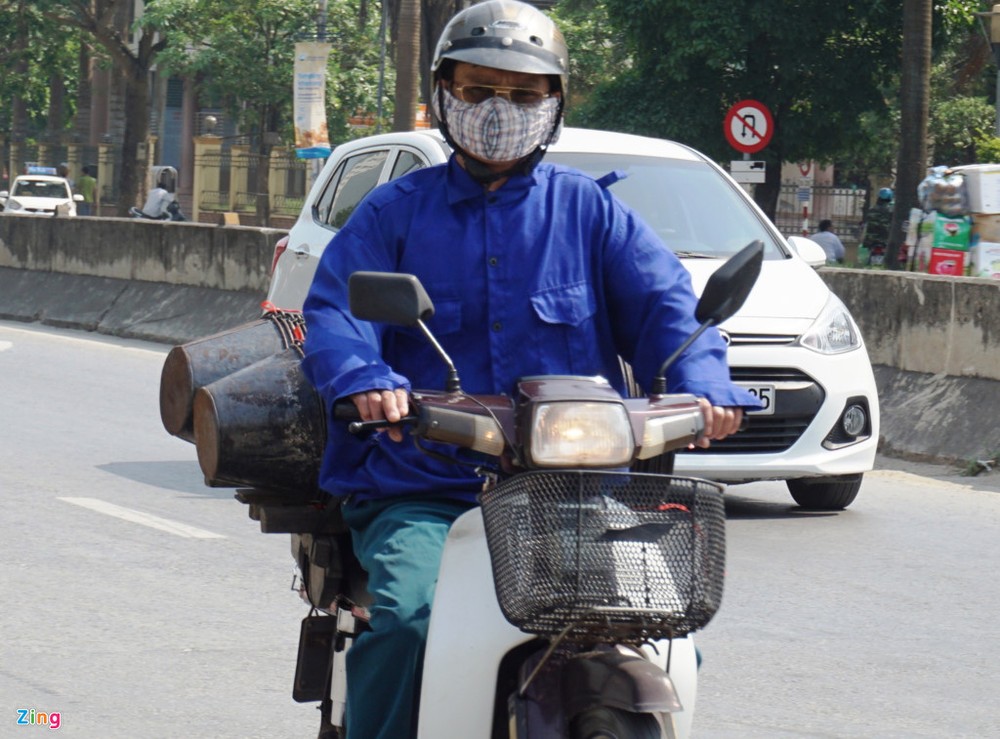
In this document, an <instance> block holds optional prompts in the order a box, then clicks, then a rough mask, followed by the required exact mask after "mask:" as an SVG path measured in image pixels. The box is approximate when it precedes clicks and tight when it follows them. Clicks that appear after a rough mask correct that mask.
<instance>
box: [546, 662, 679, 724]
mask: <svg viewBox="0 0 1000 739" xmlns="http://www.w3.org/2000/svg"><path fill="white" fill-rule="evenodd" d="M562 700H563V705H565V706H566V709H567V712H568V714H569V715H570V716H575V715H576V714H578V713H580V712H581V711H584V710H586V709H588V708H593V707H594V706H608V707H609V708H620V709H622V710H624V711H632V712H635V713H659V712H664V713H675V712H678V711H681V710H682V709H683V706H682V705H681V701H680V698H679V697H678V695H677V690H676V689H675V688H674V683H673V681H672V680H671V679H670V676H669V675H668V674H667V673H666V672H664V671H663V670H662V669H660V667H659V666H657V665H654V664H652V663H651V662H650V661H649V660H647V659H646V658H645V657H642V656H640V655H638V654H634V653H632V654H630V653H627V652H622V651H618V650H609V651H603V652H591V653H588V654H586V655H580V656H579V657H577V658H575V659H572V660H570V661H569V662H568V663H567V664H566V667H565V672H564V674H563V680H562Z"/></svg>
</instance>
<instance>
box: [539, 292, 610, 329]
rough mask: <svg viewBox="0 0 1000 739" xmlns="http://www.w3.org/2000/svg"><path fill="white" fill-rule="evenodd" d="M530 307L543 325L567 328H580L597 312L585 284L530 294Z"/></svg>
mask: <svg viewBox="0 0 1000 739" xmlns="http://www.w3.org/2000/svg"><path fill="white" fill-rule="evenodd" d="M531 305H532V307H533V308H534V309H535V314H536V315H537V316H538V317H539V318H540V319H542V321H544V322H545V323H553V324H560V323H561V324H565V325H567V326H580V325H581V324H583V323H584V322H585V321H586V320H587V319H588V318H591V317H592V316H593V315H594V313H595V312H596V310H597V308H596V306H595V305H594V297H593V295H592V294H591V292H590V290H589V289H588V288H587V283H585V282H577V283H574V284H572V285H560V286H559V287H550V288H546V289H544V290H539V291H538V292H536V293H533V294H532V296H531Z"/></svg>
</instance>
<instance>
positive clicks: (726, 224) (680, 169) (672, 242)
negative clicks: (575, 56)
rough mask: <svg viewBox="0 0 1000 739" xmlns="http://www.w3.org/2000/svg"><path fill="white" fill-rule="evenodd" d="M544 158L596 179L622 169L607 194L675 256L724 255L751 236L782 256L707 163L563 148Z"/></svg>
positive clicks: (772, 253) (770, 254)
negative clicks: (636, 215)
mask: <svg viewBox="0 0 1000 739" xmlns="http://www.w3.org/2000/svg"><path fill="white" fill-rule="evenodd" d="M546 159H547V160H548V161H552V162H557V163H559V164H564V165H567V166H570V167H575V168H576V169H579V170H582V171H584V172H586V173H587V174H589V175H591V176H592V177H594V178H595V179H599V178H601V177H603V176H604V175H606V174H608V173H609V172H612V171H615V170H617V171H619V172H621V173H623V174H624V175H625V177H624V179H621V180H619V181H617V182H615V183H614V184H612V185H611V186H610V190H611V192H613V193H614V194H615V195H617V196H618V198H620V199H621V200H622V201H624V202H625V203H627V204H628V205H630V206H631V207H632V208H634V209H635V210H636V211H638V212H639V214H640V215H641V216H642V218H643V220H645V221H646V223H648V224H649V225H650V226H651V227H652V228H653V230H654V231H656V233H657V235H658V236H659V237H660V238H661V239H663V241H664V243H666V245H667V246H669V247H670V248H671V249H673V250H674V251H675V252H676V253H677V254H678V255H679V256H689V257H699V256H707V257H717V258H726V257H728V256H730V255H732V254H735V253H736V252H737V251H739V250H740V249H742V248H743V247H744V246H746V245H747V244H749V243H750V242H751V241H753V240H754V239H761V240H762V241H763V242H764V245H765V252H764V253H765V257H770V258H772V259H774V258H778V257H780V256H782V255H783V253H782V251H781V250H780V249H779V248H778V246H777V245H776V244H775V242H774V238H773V236H772V235H771V233H770V232H769V231H768V230H767V228H766V227H765V225H764V224H763V223H762V222H761V220H760V217H759V216H758V215H757V214H756V213H755V212H754V211H753V210H752V209H751V208H750V206H749V205H748V203H747V202H746V199H744V198H743V197H742V196H741V195H740V194H739V193H738V192H736V189H735V188H734V187H733V185H732V184H731V183H729V182H728V181H727V180H726V179H724V178H723V177H722V176H720V175H719V173H718V172H717V171H716V170H715V169H713V168H712V167H710V166H709V165H708V164H706V163H705V162H697V161H695V162H692V161H685V160H679V159H667V158H664V157H646V156H620V155H613V154H595V153H582V152H563V151H560V152H556V151H550V152H549V153H548V154H546Z"/></svg>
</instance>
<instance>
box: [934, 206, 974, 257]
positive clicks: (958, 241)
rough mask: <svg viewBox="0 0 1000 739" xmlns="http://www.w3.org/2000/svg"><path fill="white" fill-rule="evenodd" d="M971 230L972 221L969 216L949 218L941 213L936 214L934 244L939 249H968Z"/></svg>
mask: <svg viewBox="0 0 1000 739" xmlns="http://www.w3.org/2000/svg"><path fill="white" fill-rule="evenodd" d="M971 232H972V222H971V219H970V218H969V217H968V216H958V217H957V218H947V217H945V216H943V215H941V214H940V213H936V214H935V215H934V246H936V247H938V248H939V249H956V250H961V251H965V250H967V249H968V248H969V239H970V238H971Z"/></svg>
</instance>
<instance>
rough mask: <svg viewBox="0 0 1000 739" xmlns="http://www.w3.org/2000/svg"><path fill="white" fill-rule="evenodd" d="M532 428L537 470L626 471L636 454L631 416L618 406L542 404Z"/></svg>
mask: <svg viewBox="0 0 1000 739" xmlns="http://www.w3.org/2000/svg"><path fill="white" fill-rule="evenodd" d="M530 428H531V441H530V444H529V455H530V459H531V463H532V465H533V466H535V467H623V466H625V465H627V464H628V463H629V462H631V461H632V454H633V452H634V451H635V439H634V438H633V436H632V425H631V423H630V422H629V417H628V412H627V411H626V410H625V406H623V405H620V404H617V403H581V402H580V401H578V400H575V401H570V402H553V403H539V404H538V405H536V406H535V413H534V418H533V419H532V423H531V427H530Z"/></svg>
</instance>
